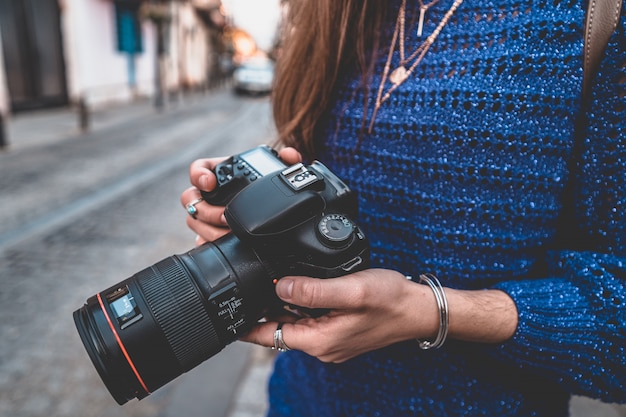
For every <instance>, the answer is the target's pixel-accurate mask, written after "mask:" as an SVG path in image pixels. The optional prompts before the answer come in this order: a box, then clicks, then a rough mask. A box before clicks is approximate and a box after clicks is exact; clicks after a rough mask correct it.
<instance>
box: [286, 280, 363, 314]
mask: <svg viewBox="0 0 626 417" xmlns="http://www.w3.org/2000/svg"><path fill="white" fill-rule="evenodd" d="M355 293H359V291H358V284H357V283H356V282H355V280H353V279H350V278H347V277H342V278H330V279H319V278H309V277H284V278H281V279H280V280H278V282H277V283H276V294H277V295H278V296H279V297H280V298H281V299H282V300H283V301H286V302H288V303H289V304H294V305H297V306H300V307H307V308H331V309H345V308H350V307H353V304H354V303H353V301H354V299H355V297H354V295H355ZM351 300H352V301H351Z"/></svg>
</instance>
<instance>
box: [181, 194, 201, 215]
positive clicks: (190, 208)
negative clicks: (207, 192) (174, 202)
mask: <svg viewBox="0 0 626 417" xmlns="http://www.w3.org/2000/svg"><path fill="white" fill-rule="evenodd" d="M201 201H204V199H203V198H202V197H200V198H196V199H195V200H193V201H192V202H190V203H189V204H187V205H186V206H185V209H186V210H187V214H189V215H190V216H191V217H193V218H194V219H197V218H198V217H197V215H198V208H197V207H196V204H198V203H200V202H201Z"/></svg>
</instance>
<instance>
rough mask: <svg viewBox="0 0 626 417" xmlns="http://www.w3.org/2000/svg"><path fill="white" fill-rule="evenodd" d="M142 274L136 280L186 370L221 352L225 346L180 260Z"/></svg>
mask: <svg viewBox="0 0 626 417" xmlns="http://www.w3.org/2000/svg"><path fill="white" fill-rule="evenodd" d="M142 272H143V274H141V275H140V276H138V277H137V281H138V283H139V285H140V286H141V289H142V291H143V293H144V296H145V298H146V301H147V302H148V305H149V306H150V309H151V310H152V313H153V314H154V318H155V319H156V321H157V323H158V324H159V326H160V327H161V329H162V330H163V332H164V333H165V337H166V338H167V340H168V342H169V343H170V345H171V347H172V350H173V352H174V355H175V356H176V358H177V359H178V361H179V362H180V365H181V367H182V368H183V370H184V371H188V370H190V369H192V368H194V367H195V366H197V365H198V364H200V363H201V362H203V361H204V360H205V359H207V358H209V357H210V356H212V355H214V354H216V353H217V352H219V351H220V350H221V349H222V347H223V345H222V344H221V343H220V342H219V339H218V337H217V333H216V332H215V329H214V327H213V324H212V323H211V320H210V318H209V316H208V315H207V313H206V310H205V309H204V306H203V304H202V298H201V294H200V293H199V291H198V290H197V289H196V287H195V285H194V284H193V282H192V281H191V276H190V275H189V273H188V272H187V270H186V269H185V268H184V267H183V266H182V264H181V263H180V261H179V260H178V259H177V258H176V257H174V256H172V257H169V258H166V259H163V260H162V261H161V262H159V263H157V264H155V265H154V266H153V267H152V268H148V269H146V270H144V271H142Z"/></svg>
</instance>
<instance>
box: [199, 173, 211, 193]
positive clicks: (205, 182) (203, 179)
mask: <svg viewBox="0 0 626 417" xmlns="http://www.w3.org/2000/svg"><path fill="white" fill-rule="evenodd" d="M198 183H199V184H198V185H200V189H201V190H205V191H209V190H207V189H208V188H209V176H208V175H201V176H200V178H198Z"/></svg>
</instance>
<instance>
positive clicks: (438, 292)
mask: <svg viewBox="0 0 626 417" xmlns="http://www.w3.org/2000/svg"><path fill="white" fill-rule="evenodd" d="M419 282H420V284H422V283H426V284H427V285H428V286H429V287H430V289H432V290H433V293H434V294H435V299H436V300H437V307H438V308H439V331H438V332H437V337H435V340H433V341H430V340H417V342H418V343H419V347H420V349H424V350H426V349H438V348H440V347H441V346H443V343H444V342H445V341H446V337H447V336H448V299H447V298H446V293H445V292H444V291H443V287H442V286H441V283H440V282H439V280H438V279H437V277H436V276H434V275H432V274H422V275H420V280H419Z"/></svg>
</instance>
